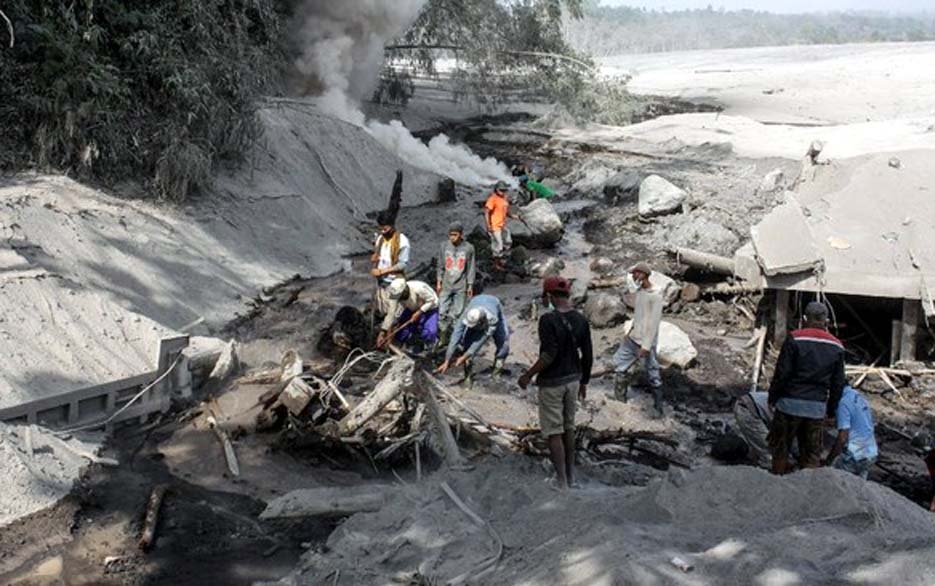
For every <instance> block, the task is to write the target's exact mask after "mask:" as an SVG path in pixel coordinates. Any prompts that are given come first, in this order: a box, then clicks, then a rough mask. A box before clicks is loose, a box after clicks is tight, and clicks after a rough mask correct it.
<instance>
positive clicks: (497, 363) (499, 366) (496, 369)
mask: <svg viewBox="0 0 935 586" xmlns="http://www.w3.org/2000/svg"><path fill="white" fill-rule="evenodd" d="M504 362H505V361H504V360H503V358H497V359H495V360H494V361H493V378H494V380H497V379H499V378H500V375H502V374H503V363H504Z"/></svg>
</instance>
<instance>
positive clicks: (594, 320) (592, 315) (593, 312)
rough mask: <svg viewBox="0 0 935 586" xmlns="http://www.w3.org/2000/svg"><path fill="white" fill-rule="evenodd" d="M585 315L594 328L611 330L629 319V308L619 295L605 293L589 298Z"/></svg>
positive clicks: (585, 307) (585, 306) (585, 305)
mask: <svg viewBox="0 0 935 586" xmlns="http://www.w3.org/2000/svg"><path fill="white" fill-rule="evenodd" d="M584 315H585V317H587V318H588V322H590V324H591V327H593V328H597V329H600V328H611V327H613V326H615V325H618V324H622V323H623V322H624V321H625V320H626V319H627V306H626V304H625V303H624V302H623V299H621V298H620V296H619V295H615V294H613V293H609V292H606V291H603V292H600V293H597V294H595V295H591V296H589V297H588V301H587V303H585V304H584Z"/></svg>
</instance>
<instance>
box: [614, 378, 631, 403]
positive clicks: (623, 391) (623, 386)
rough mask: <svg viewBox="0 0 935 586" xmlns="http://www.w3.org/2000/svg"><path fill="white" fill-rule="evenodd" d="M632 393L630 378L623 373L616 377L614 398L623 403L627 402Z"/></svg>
mask: <svg viewBox="0 0 935 586" xmlns="http://www.w3.org/2000/svg"><path fill="white" fill-rule="evenodd" d="M629 391H630V377H629V376H627V375H626V374H623V373H617V374H616V375H614V398H615V399H617V400H618V401H620V402H622V403H626V402H627V393H628V392H629Z"/></svg>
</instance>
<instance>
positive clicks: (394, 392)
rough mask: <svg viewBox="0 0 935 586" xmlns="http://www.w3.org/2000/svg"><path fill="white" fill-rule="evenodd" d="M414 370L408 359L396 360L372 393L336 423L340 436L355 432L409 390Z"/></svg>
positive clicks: (412, 363) (413, 365)
mask: <svg viewBox="0 0 935 586" xmlns="http://www.w3.org/2000/svg"><path fill="white" fill-rule="evenodd" d="M414 369H415V363H414V362H413V361H412V360H411V359H410V358H400V359H399V360H396V361H395V362H394V363H393V364H392V365H391V366H390V368H389V370H388V371H387V373H386V376H384V377H383V379H382V380H381V381H380V382H379V383H378V384H377V386H376V387H375V388H374V389H373V391H372V392H371V393H370V394H369V395H367V397H366V398H364V400H363V401H361V402H360V404H358V405H357V407H355V408H354V410H353V411H351V412H350V413H348V414H347V415H345V416H344V418H342V419H341V421H340V422H338V429H339V431H340V433H341V435H351V434H353V433H354V432H356V431H357V430H358V429H360V428H361V427H362V426H363V425H364V424H365V423H367V422H368V421H370V419H371V418H373V416H375V415H376V414H377V413H379V412H380V411H382V410H383V408H384V407H386V406H387V405H389V403H390V402H391V401H392V400H393V399H395V398H396V397H398V396H399V394H400V393H402V392H403V391H404V390H406V389H408V388H410V387H411V386H412V384H413V370H414Z"/></svg>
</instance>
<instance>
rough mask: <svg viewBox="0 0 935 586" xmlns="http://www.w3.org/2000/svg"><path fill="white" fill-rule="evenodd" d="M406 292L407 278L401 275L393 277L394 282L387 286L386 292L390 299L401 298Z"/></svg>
mask: <svg viewBox="0 0 935 586" xmlns="http://www.w3.org/2000/svg"><path fill="white" fill-rule="evenodd" d="M405 292H406V279H403V278H402V277H400V278H399V279H393V282H392V283H390V284H389V286H388V287H387V288H386V294H387V295H388V296H389V298H390V299H400V298H401V297H402V296H403V294H404V293H405Z"/></svg>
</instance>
